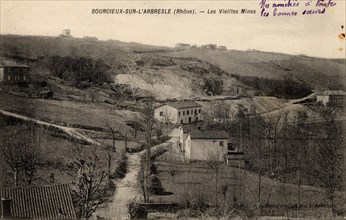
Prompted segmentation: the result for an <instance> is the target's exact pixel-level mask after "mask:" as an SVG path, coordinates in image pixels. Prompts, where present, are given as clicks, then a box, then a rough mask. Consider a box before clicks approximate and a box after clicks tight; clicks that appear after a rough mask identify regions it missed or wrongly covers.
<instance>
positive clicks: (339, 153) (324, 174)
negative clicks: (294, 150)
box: [318, 112, 345, 215]
mask: <svg viewBox="0 0 346 220" xmlns="http://www.w3.org/2000/svg"><path fill="white" fill-rule="evenodd" d="M323 117H324V122H323V126H322V128H323V132H324V134H323V136H324V138H323V139H322V140H321V141H319V142H318V144H319V164H320V179H321V180H322V184H323V186H324V187H325V188H326V193H327V197H328V198H329V200H330V202H331V208H332V211H333V213H334V215H336V202H335V200H336V192H337V191H338V190H340V189H341V187H342V186H343V181H344V180H343V175H344V163H345V158H344V151H345V141H344V139H343V130H342V124H340V123H338V122H337V121H336V120H335V114H333V112H327V113H326V114H324V115H323Z"/></svg>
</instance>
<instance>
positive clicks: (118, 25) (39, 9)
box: [0, 0, 346, 59]
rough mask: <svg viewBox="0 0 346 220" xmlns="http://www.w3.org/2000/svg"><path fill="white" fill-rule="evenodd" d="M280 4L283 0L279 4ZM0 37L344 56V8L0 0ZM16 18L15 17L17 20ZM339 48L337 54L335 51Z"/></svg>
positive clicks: (244, 3) (339, 3)
mask: <svg viewBox="0 0 346 220" xmlns="http://www.w3.org/2000/svg"><path fill="white" fill-rule="evenodd" d="M278 1H282V0H278ZM0 4H1V26H0V34H12V35H33V36H52V37H54V36H58V35H59V34H60V33H61V31H62V30H63V29H70V30H71V35H72V36H74V37H77V38H83V36H90V37H97V38H98V39H99V40H109V39H114V40H119V41H123V42H135V43H140V44H146V45H154V46H164V47H174V46H175V44H176V43H188V44H191V45H192V44H196V45H199V46H200V45H204V44H217V45H222V46H226V47H227V49H228V50H240V51H247V50H258V51H263V52H272V53H283V54H291V55H305V56H310V57H319V58H342V59H344V58H346V55H345V49H346V48H345V40H341V39H339V38H338V35H339V34H340V33H341V31H342V30H341V25H344V26H345V23H344V22H345V11H344V10H343V9H344V8H345V6H346V4H345V2H344V1H337V6H338V7H332V8H329V9H328V10H327V11H326V13H325V14H323V15H311V16H310V17H309V16H303V15H300V16H297V17H268V18H264V17H261V16H260V8H259V1H242V2H240V1H216V2H210V1H208V2H206V1H178V2H172V1H168V2H161V1H159V2H158V1H136V2H129V1H115V2H112V1H91V2H90V1H89V2H79V1H72V2H67V1H48V2H42V1H1V2H0ZM95 8H193V9H195V10H197V11H198V10H202V9H203V10H206V9H222V8H234V9H241V8H248V9H254V10H256V11H257V13H256V14H254V15H250V14H248V15H245V14H238V15H220V14H215V15H207V14H196V15H105V14H103V15H96V14H91V10H92V9H95ZM18 15H20V16H18ZM340 47H343V50H342V51H340V50H339V48H340Z"/></svg>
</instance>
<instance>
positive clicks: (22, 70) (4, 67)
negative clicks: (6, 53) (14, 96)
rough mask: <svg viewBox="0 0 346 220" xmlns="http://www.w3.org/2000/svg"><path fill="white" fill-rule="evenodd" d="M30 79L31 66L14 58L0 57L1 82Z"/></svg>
mask: <svg viewBox="0 0 346 220" xmlns="http://www.w3.org/2000/svg"><path fill="white" fill-rule="evenodd" d="M27 81H29V66H27V65H25V64H20V63H17V61H13V60H3V59H0V82H27Z"/></svg>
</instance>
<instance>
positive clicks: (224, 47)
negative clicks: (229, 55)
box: [217, 46, 227, 50]
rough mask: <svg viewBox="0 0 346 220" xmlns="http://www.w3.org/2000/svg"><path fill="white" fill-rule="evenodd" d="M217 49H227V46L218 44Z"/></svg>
mask: <svg viewBox="0 0 346 220" xmlns="http://www.w3.org/2000/svg"><path fill="white" fill-rule="evenodd" d="M217 49H218V50H227V47H226V46H218V47H217Z"/></svg>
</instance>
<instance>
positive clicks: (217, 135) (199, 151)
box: [183, 130, 229, 161]
mask: <svg viewBox="0 0 346 220" xmlns="http://www.w3.org/2000/svg"><path fill="white" fill-rule="evenodd" d="M228 138H229V137H228V134H227V133H226V132H224V131H201V130H195V131H190V132H189V133H187V134H185V140H184V148H183V152H184V155H185V158H186V159H187V160H189V161H201V160H216V161H224V160H225V159H226V155H227V146H228Z"/></svg>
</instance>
